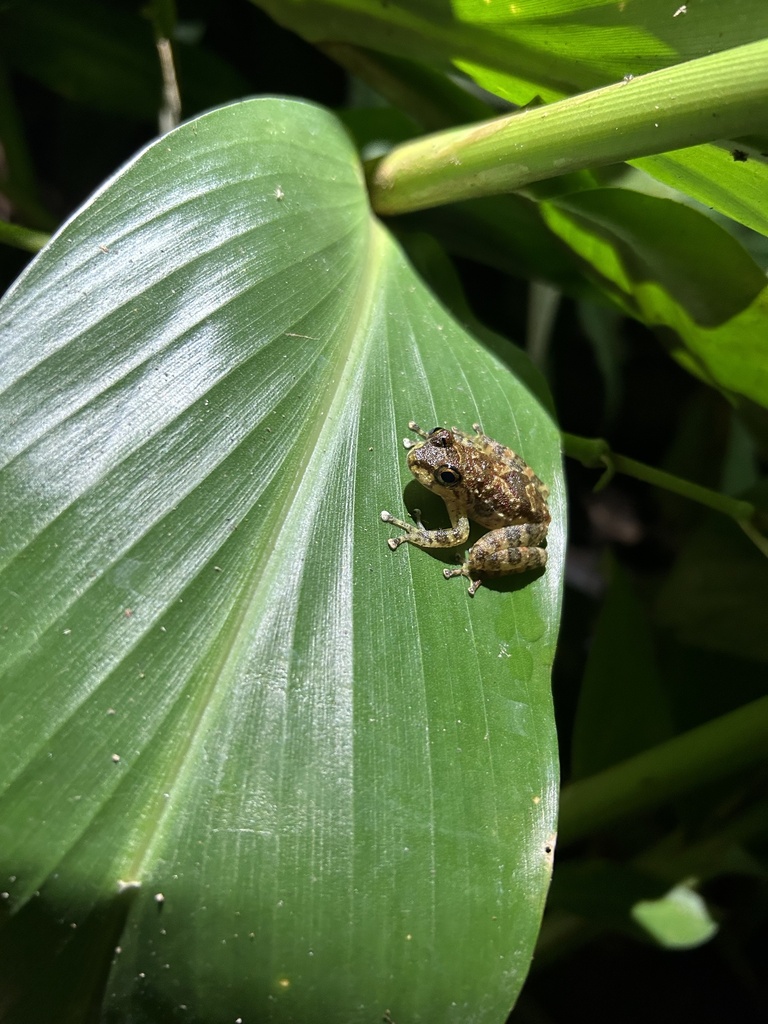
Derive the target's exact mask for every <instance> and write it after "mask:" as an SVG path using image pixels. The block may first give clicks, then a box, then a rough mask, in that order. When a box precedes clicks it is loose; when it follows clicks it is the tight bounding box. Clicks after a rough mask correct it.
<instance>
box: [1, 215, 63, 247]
mask: <svg viewBox="0 0 768 1024" xmlns="http://www.w3.org/2000/svg"><path fill="white" fill-rule="evenodd" d="M50 237H51V236H50V235H49V234H48V233H47V232H45V231H34V230H33V229H32V228H25V227H22V226H21V224H8V223H6V222H5V221H0V243H2V244H5V245H12V246H14V248H16V249H23V250H24V251H25V252H39V251H40V250H41V249H42V248H43V246H44V245H45V243H46V242H47V241H48V239H49V238H50Z"/></svg>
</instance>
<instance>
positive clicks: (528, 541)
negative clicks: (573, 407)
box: [380, 420, 551, 597]
mask: <svg viewBox="0 0 768 1024" xmlns="http://www.w3.org/2000/svg"><path fill="white" fill-rule="evenodd" d="M408 428H409V430H412V431H413V432H414V433H415V434H417V435H418V436H419V437H420V438H422V440H421V441H412V440H410V439H408V438H406V439H405V440H404V441H403V445H404V447H405V448H406V449H407V450H408V468H409V469H410V471H411V473H412V474H413V476H414V477H415V478H416V480H418V482H419V483H420V484H422V485H423V486H424V487H426V488H427V489H428V490H430V491H434V492H435V493H436V494H438V495H439V496H440V497H441V498H442V499H443V501H444V502H445V505H446V508H447V510H448V515H449V517H450V520H451V526H450V529H446V528H440V529H436V530H428V529H427V528H426V527H425V526H424V524H423V523H422V521H421V511H420V510H419V509H414V510H413V522H414V524H415V525H411V524H410V523H406V522H404V521H403V520H402V519H397V518H396V517H395V516H393V515H392V513H391V512H386V511H384V512H381V513H380V518H381V520H382V522H384V523H391V524H392V526H397V527H398V528H399V529H401V530H403V531H404V533H403V534H402V535H401V536H399V537H390V538H389V539H388V541H387V544H388V545H389V547H390V548H391V549H392V550H393V551H396V550H397V549H398V548H399V547H400V545H401V544H413V545H415V546H416V547H418V548H453V547H458V546H459V545H461V544H465V543H466V541H467V538H468V537H469V520H470V519H471V520H472V521H473V522H475V523H478V524H479V525H480V526H486V527H488V530H489V532H488V533H486V534H484V535H483V536H482V537H481V538H480V539H479V540H478V541H477V542H476V543H475V544H473V545H472V547H471V548H470V549H469V551H468V552H467V553H466V555H465V557H464V560H463V562H462V564H461V565H460V566H458V567H457V568H455V569H444V570H443V575H444V576H445V578H446V579H451V578H452V577H461V576H464V577H466V578H467V579H468V580H469V581H470V583H469V596H470V597H474V595H475V593H476V592H477V590H478V588H479V587H480V586H481V585H482V582H483V578H484V577H486V576H505V575H507V574H508V573H518V572H526V571H527V570H530V569H543V568H544V567H545V566H546V564H547V550H546V548H544V547H542V546H541V545H542V544H543V543H544V541H545V539H546V536H547V530H548V529H549V524H550V521H551V516H550V512H549V505H548V504H547V501H548V498H549V488H548V487H547V485H546V484H545V483H543V482H542V481H541V480H540V479H539V478H538V477H537V476H536V474H535V473H534V471H533V470H532V469H531V467H530V466H529V465H528V464H527V463H526V462H525V460H524V459H522V458H521V457H520V456H519V455H517V454H516V453H515V452H513V451H512V449H511V448H507V447H505V445H503V444H499V442H498V441H494V440H493V438H491V437H488V436H487V435H486V434H484V433H483V430H482V428H481V426H480V424H479V423H475V424H473V427H472V429H473V430H474V431H475V433H474V434H468V433H465V432H464V431H463V430H459V429H458V428H457V427H451V428H450V429H449V428H447V427H435V428H434V430H429V431H427V430H422V428H421V427H420V426H419V425H418V424H417V423H414V422H413V420H411V421H410V422H409V424H408Z"/></svg>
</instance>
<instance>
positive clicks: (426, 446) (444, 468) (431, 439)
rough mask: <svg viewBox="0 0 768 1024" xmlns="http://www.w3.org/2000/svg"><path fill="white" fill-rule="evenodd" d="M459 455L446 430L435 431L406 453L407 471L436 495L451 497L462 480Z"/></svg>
mask: <svg viewBox="0 0 768 1024" xmlns="http://www.w3.org/2000/svg"><path fill="white" fill-rule="evenodd" d="M461 456H462V451H461V448H460V447H459V446H457V444H456V438H455V437H454V435H453V433H452V432H451V431H450V430H446V429H445V428H444V427H435V429H434V430H431V431H430V432H429V433H428V434H427V435H426V436H425V440H424V441H421V442H419V443H418V444H414V445H413V446H412V447H411V448H409V450H408V469H410V471H411V473H413V475H414V476H415V477H416V479H417V480H418V481H419V483H420V484H421V485H422V486H423V487H426V488H428V489H429V490H430V491H437V493H438V494H452V493H454V492H455V489H456V488H457V487H460V486H461V483H462V480H463V479H464V472H463V469H462V457H461Z"/></svg>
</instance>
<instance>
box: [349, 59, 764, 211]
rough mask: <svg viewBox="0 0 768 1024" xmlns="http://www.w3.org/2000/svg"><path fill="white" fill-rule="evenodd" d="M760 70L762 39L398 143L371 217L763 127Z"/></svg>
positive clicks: (379, 179) (374, 187)
mask: <svg viewBox="0 0 768 1024" xmlns="http://www.w3.org/2000/svg"><path fill="white" fill-rule="evenodd" d="M766 67H768V39H761V40H759V41H758V42H755V43H748V44H746V45H745V46H739V47H736V48H734V49H731V50H724V51H721V52H719V53H714V54H710V55H709V56H707V57H700V58H698V59H697V60H691V61H686V62H684V63H682V64H677V65H675V66H674V67H670V68H663V69H662V70H660V71H653V72H651V73H650V74H647V75H641V76H639V77H638V78H633V79H631V80H629V81H624V82H619V83H616V84H615V85H609V86H607V87H606V88H603V89H597V90H595V91H594V92H589V93H584V94H582V95H579V96H573V97H570V98H568V99H565V100H561V101H559V102H557V103H550V104H548V105H547V106H543V107H536V108H533V109H526V110H520V111H517V112H515V113H514V114H511V115H509V116H507V117H500V118H495V119H494V120H492V121H485V122H482V123H479V124H473V125H471V126H470V127H468V128H455V129H451V130H449V131H445V132H438V133H436V134H434V135H428V136H426V137H424V138H421V139H419V140H418V141H415V142H408V143H405V144H403V145H401V146H397V147H395V148H394V149H393V150H392V151H391V152H390V153H388V154H387V155H386V156H384V157H382V159H381V160H380V161H379V162H378V163H377V164H375V165H374V166H373V168H372V170H371V172H370V175H369V181H370V192H371V201H372V204H373V207H374V209H375V210H376V211H377V212H378V213H381V214H398V213H407V212H409V211H411V210H420V209H425V208H427V207H430V206H439V205H441V204H443V203H452V202H457V201H459V200H461V199H472V198H477V197H479V196H488V195H495V194H498V193H501V192H510V191H513V190H515V189H520V188H523V187H524V186H525V185H529V184H531V183H532V182H535V181H541V180H543V179H545V178H552V177H557V176H560V175H563V174H566V173H568V172H571V171H576V170H581V169H583V168H585V167H597V166H601V165H604V164H610V163H616V162H617V161H621V160H630V159H635V158H637V157H642V156H650V155H651V154H654V153H664V152H667V151H669V150H674V149H681V148H683V147H686V146H694V145H698V144H699V143H703V142H711V141H713V140H714V139H721V138H733V137H738V136H740V135H746V134H748V133H753V132H756V131H760V130H763V129H765V128H766V126H768V74H766Z"/></svg>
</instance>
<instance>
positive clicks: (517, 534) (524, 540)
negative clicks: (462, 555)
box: [443, 522, 549, 597]
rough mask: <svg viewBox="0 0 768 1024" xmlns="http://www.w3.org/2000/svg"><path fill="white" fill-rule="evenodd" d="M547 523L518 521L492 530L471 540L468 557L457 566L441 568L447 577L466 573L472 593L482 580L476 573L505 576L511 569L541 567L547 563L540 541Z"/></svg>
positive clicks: (517, 570)
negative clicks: (475, 540) (516, 524)
mask: <svg viewBox="0 0 768 1024" xmlns="http://www.w3.org/2000/svg"><path fill="white" fill-rule="evenodd" d="M548 526H549V523H548V522H547V523H521V524H520V525H519V526H504V527H502V528H501V529H499V530H491V532H490V533H486V534H485V536H483V537H481V538H480V540H479V541H478V542H477V543H476V544H473V545H472V547H471V548H470V549H469V551H468V552H467V557H466V560H465V562H464V564H463V565H462V566H460V567H459V568H458V569H444V570H443V575H444V576H445V578H446V579H450V578H451V576H466V577H467V579H469V580H470V581H471V582H470V587H469V594H470V597H473V596H474V594H475V591H476V590H477V588H478V587H479V586H480V585H481V583H482V582H483V581H482V580H481V579H474V578H473V577H475V576H476V575H477V573H483V574H484V575H489V576H505V575H506V574H507V573H512V572H525V571H526V570H528V569H543V568H544V566H545V565H546V564H547V552H546V549H545V548H542V547H539V544H541V542H542V541H543V540H544V538H545V537H546V535H547V528H548Z"/></svg>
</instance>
